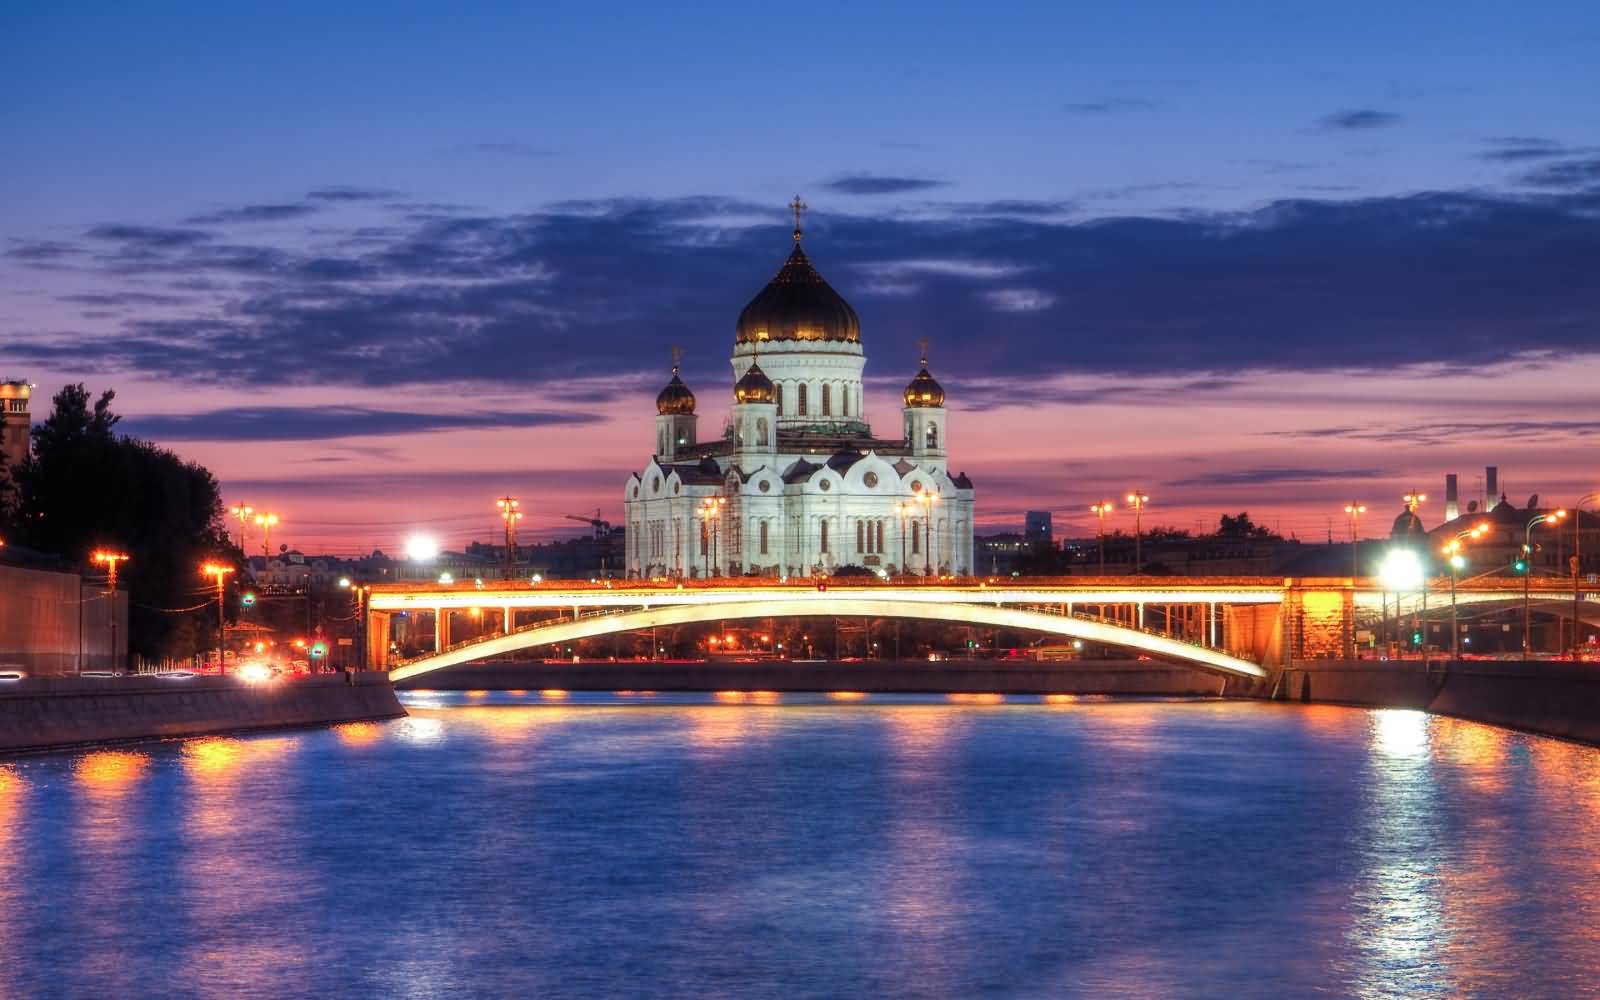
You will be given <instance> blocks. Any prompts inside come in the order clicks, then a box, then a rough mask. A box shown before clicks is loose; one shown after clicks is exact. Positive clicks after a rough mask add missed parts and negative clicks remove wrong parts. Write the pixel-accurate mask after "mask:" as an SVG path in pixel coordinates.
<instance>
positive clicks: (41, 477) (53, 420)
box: [15, 383, 243, 657]
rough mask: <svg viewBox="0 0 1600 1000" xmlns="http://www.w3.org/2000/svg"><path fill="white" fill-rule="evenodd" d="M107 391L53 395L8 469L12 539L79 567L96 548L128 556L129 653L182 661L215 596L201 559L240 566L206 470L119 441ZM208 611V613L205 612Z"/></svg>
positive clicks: (208, 631)
mask: <svg viewBox="0 0 1600 1000" xmlns="http://www.w3.org/2000/svg"><path fill="white" fill-rule="evenodd" d="M114 398H115V393H113V392H112V391H110V390H107V391H106V392H104V393H102V394H101V396H100V398H99V399H98V400H96V401H95V402H94V403H93V404H92V405H91V403H90V394H89V391H88V390H87V389H85V388H84V387H83V385H82V384H81V383H80V384H77V385H68V386H66V387H65V388H63V389H62V390H61V391H60V392H58V393H56V395H55V398H54V399H53V400H52V403H53V404H54V405H53V409H52V411H51V413H50V416H49V417H47V418H46V419H45V420H44V421H43V422H42V423H40V424H39V425H38V426H36V427H35V428H34V429H33V454H32V456H31V457H29V458H28V459H27V460H25V461H24V462H23V463H22V464H21V465H20V466H19V467H18V468H17V469H16V470H15V472H16V484H17V498H16V511H15V522H16V525H15V528H16V534H17V535H18V538H19V540H20V541H21V542H22V544H24V545H27V546H29V547H31V548H35V549H39V550H40V551H43V552H50V553H55V554H57V555H60V556H61V557H62V558H64V559H66V560H68V561H69V562H71V563H75V564H77V565H80V566H86V565H87V564H88V560H89V556H90V554H91V553H92V552H93V551H94V550H95V549H96V548H99V547H102V546H104V547H110V548H117V549H121V550H123V551H124V552H126V553H127V554H128V556H129V557H130V558H129V560H128V563H127V565H126V566H124V567H123V569H122V572H121V574H120V578H121V580H122V581H123V582H124V583H125V585H126V586H127V589H128V594H129V627H128V631H129V637H128V638H129V643H128V645H129V649H130V650H131V651H132V652H134V653H137V654H140V655H143V656H146V657H160V656H186V655H189V654H190V653H193V652H196V651H197V650H199V649H204V648H206V647H208V646H209V645H210V644H211V642H212V636H213V634H214V633H213V629H214V627H215V626H214V624H213V623H214V622H215V620H216V619H215V614H216V611H215V605H212V606H211V607H210V608H209V609H206V608H201V609H199V610H197V611H193V612H188V613H183V612H175V611H174V610H172V609H182V608H189V607H193V606H194V605H198V604H204V603H205V601H206V598H207V597H208V596H210V595H213V594H214V593H215V591H214V590H211V589H208V587H207V582H206V580H205V579H204V578H203V577H201V576H200V573H199V567H200V564H201V563H202V562H204V561H206V560H208V559H210V560H221V561H223V562H229V563H232V564H234V565H235V566H239V565H241V564H242V561H243V560H242V557H241V554H240V553H239V552H238V550H237V549H236V548H234V546H233V545H232V544H230V543H229V541H228V539H227V535H226V532H225V529H224V525H223V520H222V496H221V491H220V490H219V489H218V487H217V481H216V479H215V478H213V477H212V475H211V473H210V471H208V470H207V469H205V468H204V467H202V466H200V465H197V464H195V463H193V462H186V461H184V460H183V459H182V458H180V457H179V456H177V455H175V454H173V453H172V452H170V451H167V450H166V449H164V448H159V447H157V446H156V445H154V444H151V443H150V442H148V441H140V440H138V439H136V438H131V437H127V436H119V435H117V433H116V425H117V420H118V418H117V415H116V414H115V413H113V412H112V410H111V401H112V400H113V399H114ZM208 610H209V615H208V614H207V611H208Z"/></svg>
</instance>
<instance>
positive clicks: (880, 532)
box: [872, 521, 883, 555]
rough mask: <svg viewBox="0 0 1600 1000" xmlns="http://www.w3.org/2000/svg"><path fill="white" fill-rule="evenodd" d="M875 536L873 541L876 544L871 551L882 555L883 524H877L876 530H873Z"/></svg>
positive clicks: (880, 522)
mask: <svg viewBox="0 0 1600 1000" xmlns="http://www.w3.org/2000/svg"><path fill="white" fill-rule="evenodd" d="M875 534H876V536H877V537H876V538H875V541H876V542H877V544H876V545H875V546H874V547H873V549H872V551H874V552H876V553H878V554H879V555H883V522H882V521H879V522H878V525H877V528H876V529H875Z"/></svg>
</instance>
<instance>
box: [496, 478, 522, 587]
mask: <svg viewBox="0 0 1600 1000" xmlns="http://www.w3.org/2000/svg"><path fill="white" fill-rule="evenodd" d="M494 505H495V506H496V507H498V508H500V520H502V521H504V522H505V525H506V575H505V578H506V579H507V580H509V579H511V569H512V567H513V566H514V565H515V563H516V551H517V522H518V521H520V520H522V510H521V507H522V501H521V500H518V499H517V498H516V497H501V498H500V499H498V500H496V501H495V502H494Z"/></svg>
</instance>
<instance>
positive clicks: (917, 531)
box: [911, 521, 922, 555]
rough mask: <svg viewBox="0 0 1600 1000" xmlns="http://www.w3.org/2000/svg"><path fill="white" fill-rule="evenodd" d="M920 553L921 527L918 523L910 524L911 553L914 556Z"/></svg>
mask: <svg viewBox="0 0 1600 1000" xmlns="http://www.w3.org/2000/svg"><path fill="white" fill-rule="evenodd" d="M921 551H922V525H921V523H920V522H917V521H912V522H911V552H912V554H913V555H915V554H916V553H918V552H921Z"/></svg>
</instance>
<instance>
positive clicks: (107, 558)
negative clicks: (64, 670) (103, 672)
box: [79, 549, 128, 670]
mask: <svg viewBox="0 0 1600 1000" xmlns="http://www.w3.org/2000/svg"><path fill="white" fill-rule="evenodd" d="M89 558H90V559H91V560H93V561H94V562H95V563H96V564H97V565H100V566H104V567H105V568H106V589H107V591H108V592H109V593H110V595H111V668H112V669H113V670H115V669H116V668H117V666H118V663H117V660H118V657H117V564H118V563H125V562H127V561H128V557H127V556H126V555H125V554H123V553H121V552H107V551H106V550H105V549H97V550H96V551H95V553H94V554H93V555H91V556H90V557H89ZM79 617H80V618H81V617H82V616H81V615H80V616H79ZM79 660H80V661H81V660H82V657H79ZM79 669H80V670H81V669H82V667H81V666H80V667H79Z"/></svg>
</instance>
